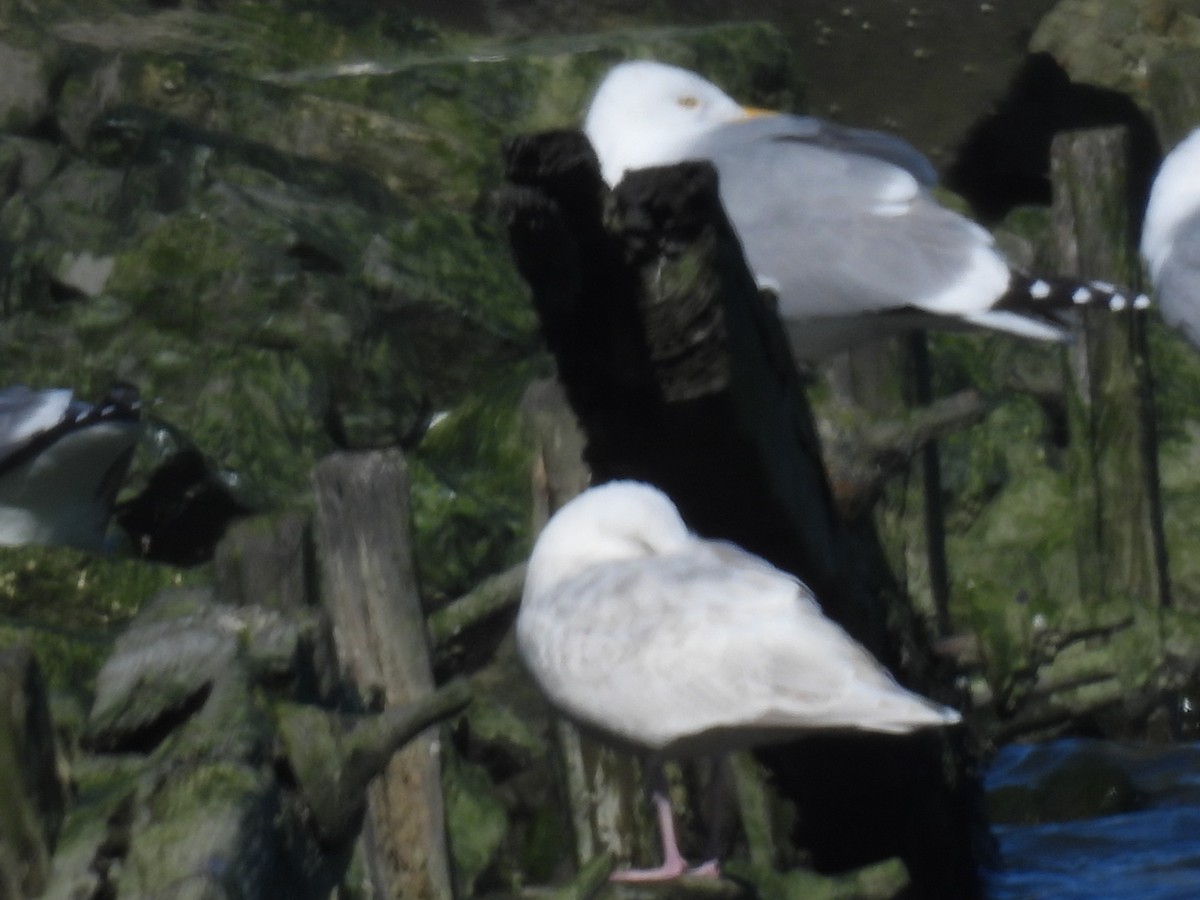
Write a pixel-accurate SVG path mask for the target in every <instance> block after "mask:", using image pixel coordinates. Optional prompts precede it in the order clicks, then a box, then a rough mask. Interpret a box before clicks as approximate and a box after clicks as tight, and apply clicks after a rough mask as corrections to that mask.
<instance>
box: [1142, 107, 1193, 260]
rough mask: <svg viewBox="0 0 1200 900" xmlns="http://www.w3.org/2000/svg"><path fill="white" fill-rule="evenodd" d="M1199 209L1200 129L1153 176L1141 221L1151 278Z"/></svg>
mask: <svg viewBox="0 0 1200 900" xmlns="http://www.w3.org/2000/svg"><path fill="white" fill-rule="evenodd" d="M1197 212H1200V128H1197V129H1196V130H1195V131H1193V132H1192V133H1191V134H1189V135H1188V136H1187V137H1185V138H1184V139H1183V140H1182V141H1180V142H1179V143H1178V144H1177V145H1176V146H1175V149H1174V150H1172V151H1171V152H1170V153H1168V154H1167V156H1166V158H1165V159H1164V160H1163V162H1162V166H1161V167H1160V168H1159V170H1158V174H1157V175H1155V176H1154V186H1153V187H1152V188H1151V189H1150V199H1149V201H1148V202H1147V204H1146V218H1145V219H1144V220H1143V222H1142V248H1141V249H1142V256H1143V257H1145V259H1146V264H1147V265H1148V266H1149V267H1150V275H1151V277H1157V276H1158V273H1159V270H1160V269H1161V268H1162V265H1163V263H1164V262H1165V261H1166V258H1167V256H1168V255H1169V254H1170V252H1171V245H1172V244H1173V243H1174V240H1175V231H1176V229H1178V228H1179V226H1180V225H1182V224H1183V223H1184V222H1185V221H1187V220H1188V219H1189V218H1191V217H1192V216H1194V215H1195V214H1196V213H1197Z"/></svg>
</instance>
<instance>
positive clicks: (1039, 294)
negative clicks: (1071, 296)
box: [1029, 278, 1050, 300]
mask: <svg viewBox="0 0 1200 900" xmlns="http://www.w3.org/2000/svg"><path fill="white" fill-rule="evenodd" d="M1029 296H1030V297H1032V298H1033V299H1034V300H1045V299H1046V298H1047V297H1049V296H1050V282H1048V281H1043V280H1042V279H1040V278H1039V279H1038V280H1037V281H1034V282H1032V283H1031V284H1030V285H1029Z"/></svg>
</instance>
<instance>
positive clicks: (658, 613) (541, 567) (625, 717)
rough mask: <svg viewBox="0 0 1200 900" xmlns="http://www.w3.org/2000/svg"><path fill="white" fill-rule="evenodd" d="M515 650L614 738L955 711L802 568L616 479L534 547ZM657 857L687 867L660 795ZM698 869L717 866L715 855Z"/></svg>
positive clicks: (726, 738)
mask: <svg viewBox="0 0 1200 900" xmlns="http://www.w3.org/2000/svg"><path fill="white" fill-rule="evenodd" d="M517 642H518V646H519V648H520V652H521V656H522V658H523V659H524V661H525V664H526V665H527V667H528V668H529V671H530V672H531V673H532V675H533V677H534V679H535V680H536V681H537V683H538V685H539V686H540V687H541V689H542V691H543V692H544V693H545V694H546V696H547V698H548V699H549V700H550V702H551V704H552V705H553V706H554V707H556V708H557V709H558V710H559V711H560V712H561V713H563V714H564V715H565V716H567V717H568V718H569V719H572V720H574V721H575V722H577V723H579V724H580V725H581V726H583V727H584V728H586V729H589V730H592V731H594V732H598V733H599V734H600V735H601V736H602V737H604V738H607V739H608V740H609V741H611V742H613V743H616V744H618V745H624V746H630V747H633V748H637V749H640V750H642V751H648V752H649V753H650V754H651V756H652V760H655V761H658V760H661V759H662V758H663V757H674V756H691V755H695V754H709V753H719V752H724V751H727V750H731V749H735V748H740V747H747V746H753V745H756V744H760V743H765V742H768V741H771V740H776V739H783V738H787V737H792V736H795V734H796V733H797V732H799V731H805V730H812V729H859V730H864V731H881V732H891V733H904V732H909V731H913V730H915V729H918V728H923V727H927V726H939V725H950V724H953V723H955V722H957V721H959V715H958V713H957V712H955V711H954V710H952V709H950V708H948V707H945V706H940V705H938V704H936V703H933V702H931V701H929V700H926V699H925V698H923V697H921V696H919V695H917V694H914V693H912V692H911V691H908V690H906V689H905V688H903V687H901V686H900V685H899V684H897V683H896V681H895V680H894V679H893V678H892V676H891V675H890V674H888V672H887V671H886V670H885V669H884V668H883V666H881V665H880V664H879V663H878V662H877V661H876V660H875V658H874V657H872V656H871V654H870V653H868V652H867V650H866V649H865V648H863V647H862V646H861V645H859V644H858V643H857V642H856V641H854V639H853V638H851V637H850V636H849V635H848V634H847V633H846V632H845V631H843V630H842V628H841V627H840V626H838V625H837V624H835V623H834V622H833V621H832V620H831V619H829V618H827V617H826V616H825V615H824V614H823V613H822V612H821V608H820V606H819V605H818V604H817V601H816V599H815V598H814V597H813V594H812V592H811V591H810V590H809V589H808V588H807V587H806V586H805V585H804V584H802V583H801V582H799V581H798V580H797V579H795V578H793V577H792V576H791V575H789V574H787V573H786V572H782V571H780V570H779V569H776V568H775V567H774V566H772V565H770V564H769V563H767V562H766V561H764V560H762V559H760V558H758V557H757V556H753V555H751V554H749V553H747V552H746V551H744V550H742V549H741V548H739V547H737V546H734V545H733V544H728V543H723V542H719V541H710V540H704V539H703V538H700V537H697V536H696V535H694V534H692V533H691V532H690V531H689V530H688V528H687V526H686V525H685V524H684V522H683V520H682V519H681V518H680V516H679V513H678V511H677V510H676V508H675V505H674V504H673V503H672V502H671V501H670V499H669V498H668V497H667V496H666V495H665V494H663V493H662V492H661V491H660V490H658V489H657V488H654V487H651V486H650V485H647V484H641V483H638V482H633V481H614V482H609V483H607V484H604V485H601V486H599V487H594V488H591V489H590V490H587V491H585V492H584V493H582V494H580V495H579V496H578V497H576V498H575V499H573V500H572V501H570V502H569V503H567V504H566V505H565V506H563V507H562V509H560V510H559V511H558V512H557V513H555V514H554V516H553V517H552V518H551V519H550V521H549V522H548V523H547V524H546V527H545V528H544V529H543V530H542V532H541V534H540V535H539V536H538V538H537V541H536V543H535V544H534V548H533V553H532V555H531V556H530V560H529V567H528V572H527V574H526V579H525V591H524V595H523V597H522V599H521V607H520V611H519V613H518V615H517ZM654 803H655V806H656V810H657V813H658V820H659V826H660V829H661V837H662V846H663V864H662V866H660V867H658V868H656V869H649V870H629V871H625V872H621V873H618V874H617V875H616V876H614V877H616V878H620V879H622V880H652V879H664V878H672V877H675V876H678V875H680V874H683V873H684V872H685V871H687V863H686V862H685V861H684V859H683V857H682V855H681V854H680V852H679V848H678V845H677V842H676V839H675V828H674V817H673V815H672V813H671V808H670V804H669V802H668V801H667V800H666V798H665V797H664V796H663V795H662V794H661V793H658V792H656V793H655V796H654ZM693 871H699V872H702V873H704V874H715V873H716V871H717V867H716V861H715V860H711V861H709V862H708V863H706V864H705V865H704V866H702V867H700V868H699V870H693Z"/></svg>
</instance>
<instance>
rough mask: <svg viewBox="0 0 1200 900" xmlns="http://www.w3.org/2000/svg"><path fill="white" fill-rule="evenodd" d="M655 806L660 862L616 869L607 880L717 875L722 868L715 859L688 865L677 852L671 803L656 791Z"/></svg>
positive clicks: (628, 880)
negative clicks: (659, 842)
mask: <svg viewBox="0 0 1200 900" xmlns="http://www.w3.org/2000/svg"><path fill="white" fill-rule="evenodd" d="M653 799H654V807H655V810H656V811H657V813H658V831H659V836H660V837H661V838H662V852H663V863H662V865H661V866H658V867H657V868H654V869H618V870H617V871H616V872H613V873H612V875H610V876H608V880H609V881H625V882H650V881H671V880H672V879H674V878H678V877H679V876H681V875H684V874H687V875H694V876H696V877H698V878H720V877H721V870H720V867H719V866H718V865H717V861H716V860H715V859H710V860H709V861H708V862H705V863H702V864H701V865H699V866H696V867H695V868H692V869H689V868H688V864H687V860H686V859H684V858H683V854H682V853H680V852H679V842H678V840H676V838H675V815H674V814H673V813H672V812H671V803H670V801H669V800H667V798H666V797H664V796H663V795H662V794H660V793H658V792H657V791H656V792H655V793H654V798H653Z"/></svg>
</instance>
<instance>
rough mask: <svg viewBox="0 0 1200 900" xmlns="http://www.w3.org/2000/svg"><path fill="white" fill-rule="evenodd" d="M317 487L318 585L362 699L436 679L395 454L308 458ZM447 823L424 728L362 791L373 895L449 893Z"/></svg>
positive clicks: (424, 691)
mask: <svg viewBox="0 0 1200 900" xmlns="http://www.w3.org/2000/svg"><path fill="white" fill-rule="evenodd" d="M313 489H314V493H315V495H316V506H317V510H316V518H315V525H314V538H315V541H316V548H317V557H318V561H319V566H320V573H321V577H320V584H321V591H322V593H323V595H324V602H325V605H326V608H327V609H328V611H329V614H330V617H331V618H332V619H333V625H334V635H335V640H336V643H337V651H338V658H339V660H340V662H341V665H342V667H343V668H344V669H345V670H346V671H347V673H348V675H349V676H350V679H351V681H352V682H353V683H354V684H356V685H357V686H358V689H359V690H360V691H361V692H362V693H363V695H364V696H363V698H362V700H363V701H364V705H366V706H368V707H371V706H377V705H383V704H384V703H386V704H387V705H388V706H396V705H400V704H406V703H412V702H415V701H417V700H420V699H422V698H423V697H425V696H427V695H429V694H430V693H431V692H432V691H433V688H434V684H433V670H432V666H431V663H430V648H429V638H428V635H427V633H426V630H425V617H424V614H423V612H422V610H421V603H420V598H419V596H418V593H417V585H416V578H415V574H414V569H413V560H412V551H411V541H410V538H409V536H410V533H411V528H410V523H409V500H408V472H407V470H406V468H405V464H404V457H403V455H402V454H401V453H400V451H398V450H391V451H380V452H372V453H359V454H350V453H343V454H336V455H334V456H331V457H329V458H327V459H325V460H324V461H322V462H321V463H320V464H319V465H318V466H317V467H316V469H315V471H314V473H313ZM372 694H375V695H376V700H377V701H378V702H373V701H372ZM445 829H446V826H445V818H444V813H443V803H442V790H441V767H440V763H439V750H438V739H437V737H436V736H435V735H426V736H424V737H421V738H418V739H417V740H415V741H413V742H412V743H411V744H409V745H408V746H407V747H406V748H405V749H404V750H402V751H400V752H399V753H397V754H396V756H395V757H393V759H392V761H391V762H390V763H389V765H388V767H387V769H386V770H385V772H384V774H383V775H381V776H380V777H379V778H378V779H377V780H376V781H375V782H374V783H373V784H372V785H371V788H370V790H369V792H368V806H367V817H366V822H365V824H364V826H363V836H362V838H361V840H362V841H363V843H362V848H363V850H364V858H365V861H366V868H367V873H368V877H369V879H370V881H371V883H372V887H373V889H374V891H375V892H376V895H377V896H382V897H411V898H420V900H446V898H449V897H451V896H452V887H451V877H450V863H449V856H448V851H447V848H446V833H445Z"/></svg>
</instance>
